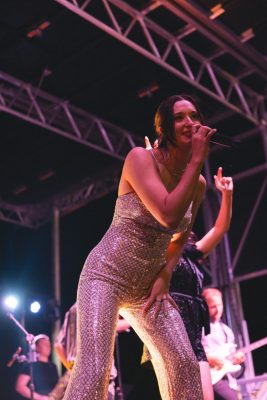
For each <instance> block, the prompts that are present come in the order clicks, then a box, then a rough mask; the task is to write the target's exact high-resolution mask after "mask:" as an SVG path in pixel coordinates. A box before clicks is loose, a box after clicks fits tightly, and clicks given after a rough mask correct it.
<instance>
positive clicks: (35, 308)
mask: <svg viewBox="0 0 267 400" xmlns="http://www.w3.org/2000/svg"><path fill="white" fill-rule="evenodd" d="M40 309H41V304H40V303H39V301H34V302H33V303H31V306H30V310H31V312H32V313H34V314H36V313H38V312H39V311H40Z"/></svg>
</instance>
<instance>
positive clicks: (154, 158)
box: [148, 149, 160, 175]
mask: <svg viewBox="0 0 267 400" xmlns="http://www.w3.org/2000/svg"><path fill="white" fill-rule="evenodd" d="M148 151H150V153H151V154H152V157H153V160H154V163H155V166H156V168H157V171H158V173H159V175H160V168H159V162H158V160H157V157H156V155H155V154H154V151H153V149H148Z"/></svg>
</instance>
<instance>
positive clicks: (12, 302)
mask: <svg viewBox="0 0 267 400" xmlns="http://www.w3.org/2000/svg"><path fill="white" fill-rule="evenodd" d="M18 304H19V300H18V298H17V297H15V296H13V295H10V296H7V297H6V298H5V299H4V306H5V308H6V309H7V310H9V311H14V310H15V309H16V308H17V306H18Z"/></svg>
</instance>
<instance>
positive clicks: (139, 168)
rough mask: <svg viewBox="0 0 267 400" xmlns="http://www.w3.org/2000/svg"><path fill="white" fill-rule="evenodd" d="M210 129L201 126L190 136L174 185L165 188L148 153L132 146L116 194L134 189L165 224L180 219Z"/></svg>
mask: <svg viewBox="0 0 267 400" xmlns="http://www.w3.org/2000/svg"><path fill="white" fill-rule="evenodd" d="M213 133H214V130H212V129H210V128H208V127H205V126H201V127H200V128H199V129H198V131H197V132H196V133H195V134H194V135H193V137H192V155H191V159H190V161H189V163H188V164H187V167H186V169H185V172H184V173H183V175H182V178H181V180H180V181H179V183H178V184H177V186H176V187H175V188H174V189H173V190H172V191H171V192H168V191H167V189H166V188H165V186H164V184H163V182H162V179H161V177H160V175H159V173H158V170H157V168H156V165H155V162H154V160H153V158H152V154H151V153H150V152H149V151H147V150H145V149H143V148H135V149H133V150H132V151H131V152H130V153H129V155H128V156H127V158H126V161H125V164H124V168H123V173H122V178H121V182H120V186H119V194H124V193H126V192H127V187H128V191H132V190H134V191H135V192H136V193H137V195H138V196H139V198H140V199H141V201H142V202H143V203H144V205H145V206H146V208H147V209H148V210H149V211H150V212H151V214H152V215H153V216H154V217H155V218H156V219H157V220H158V221H159V222H160V223H161V224H162V225H163V226H165V227H168V228H175V227H177V226H178V225H179V223H180V222H181V220H182V218H183V216H184V215H185V213H186V211H187V209H188V207H189V204H190V202H191V201H192V199H193V197H194V194H195V192H196V187H197V185H198V181H199V176H200V171H201V168H202V165H203V163H204V161H205V159H206V157H207V154H208V147H209V140H210V137H211V136H212V134H213Z"/></svg>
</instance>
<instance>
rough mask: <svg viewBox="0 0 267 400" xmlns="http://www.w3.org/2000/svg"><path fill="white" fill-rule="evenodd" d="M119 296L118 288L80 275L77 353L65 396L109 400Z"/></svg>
mask: <svg viewBox="0 0 267 400" xmlns="http://www.w3.org/2000/svg"><path fill="white" fill-rule="evenodd" d="M118 310H119V300H118V297H117V293H116V291H115V289H114V288H113V287H112V286H111V285H110V284H108V283H106V282H103V281H100V280H96V279H90V278H88V277H87V278H86V279H80V283H79V288H78V297H77V312H78V315H77V317H78V318H77V328H78V332H77V357H76V361H75V364H74V369H73V371H72V374H71V378H70V381H69V384H68V387H67V390H66V393H65V396H64V400H107V398H108V386H109V378H110V370H111V365H112V359H113V351H114V342H115V335H116V325H117V320H118Z"/></svg>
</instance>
